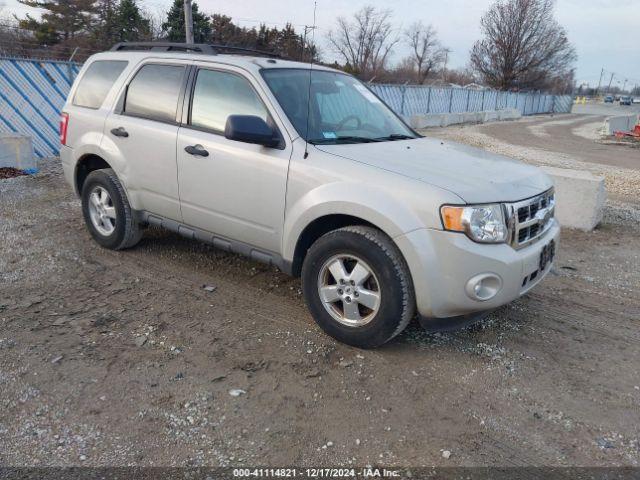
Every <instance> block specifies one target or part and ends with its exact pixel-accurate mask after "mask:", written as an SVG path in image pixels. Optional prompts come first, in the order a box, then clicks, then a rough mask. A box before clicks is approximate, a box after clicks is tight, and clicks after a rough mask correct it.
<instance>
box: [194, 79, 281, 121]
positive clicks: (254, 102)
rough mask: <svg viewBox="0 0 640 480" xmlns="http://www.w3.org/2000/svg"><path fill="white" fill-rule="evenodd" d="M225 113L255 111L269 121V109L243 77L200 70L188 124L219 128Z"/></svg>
mask: <svg viewBox="0 0 640 480" xmlns="http://www.w3.org/2000/svg"><path fill="white" fill-rule="evenodd" d="M229 115H255V116H256V117H260V118H262V119H263V120H264V121H265V122H269V113H268V112H267V109H266V107H265V106H264V104H263V103H262V100H260V97H258V94H257V93H256V91H255V90H254V89H253V87H252V86H251V84H250V83H249V81H248V80H247V79H246V78H243V77H241V76H239V75H236V74H234V73H227V72H219V71H215V70H200V71H199V72H198V78H197V80H196V86H195V88H194V90H193V103H192V106H191V123H190V124H191V125H192V126H194V127H197V128H204V129H206V130H213V131H214V132H223V131H224V127H225V124H226V123H227V118H228V117H229Z"/></svg>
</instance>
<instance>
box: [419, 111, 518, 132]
mask: <svg viewBox="0 0 640 480" xmlns="http://www.w3.org/2000/svg"><path fill="white" fill-rule="evenodd" d="M521 116H522V115H521V114H520V111H519V110H516V109H513V108H508V109H505V110H488V111H482V112H462V113H429V114H426V115H412V116H411V117H409V118H408V122H409V125H411V127H413V128H416V129H421V128H432V127H447V126H449V125H457V124H462V123H484V122H495V121H498V120H515V119H518V118H520V117H521Z"/></svg>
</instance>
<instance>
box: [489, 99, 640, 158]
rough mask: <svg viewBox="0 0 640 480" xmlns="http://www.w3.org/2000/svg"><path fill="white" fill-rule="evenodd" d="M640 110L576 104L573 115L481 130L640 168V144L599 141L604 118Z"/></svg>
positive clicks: (575, 155)
mask: <svg viewBox="0 0 640 480" xmlns="http://www.w3.org/2000/svg"><path fill="white" fill-rule="evenodd" d="M634 111H639V112H640V105H633V106H632V107H626V108H625V107H620V106H617V105H615V106H611V105H576V106H575V107H574V113H572V114H570V115H556V116H553V117H551V116H547V115H545V116H543V117H539V118H528V119H525V120H523V121H520V122H500V123H489V124H486V125H482V126H479V127H478V131H480V132H482V133H484V134H487V135H489V136H491V137H493V138H495V139H497V140H500V141H503V142H507V143H510V144H513V145H519V146H522V147H531V148H537V149H541V150H546V151H550V152H558V153H562V154H566V155H570V156H572V157H573V158H575V159H577V160H581V161H584V162H591V163H598V164H604V165H612V166H616V167H623V168H630V169H634V170H640V148H632V147H629V146H628V145H610V144H603V143H600V142H599V136H598V134H597V130H598V129H599V128H600V127H601V126H602V124H603V122H604V119H605V118H606V117H607V116H610V115H619V114H620V112H623V113H630V112H634Z"/></svg>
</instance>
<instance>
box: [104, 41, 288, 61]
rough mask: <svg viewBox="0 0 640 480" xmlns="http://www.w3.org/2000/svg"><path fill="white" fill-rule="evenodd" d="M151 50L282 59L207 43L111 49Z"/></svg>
mask: <svg viewBox="0 0 640 480" xmlns="http://www.w3.org/2000/svg"><path fill="white" fill-rule="evenodd" d="M132 50H151V51H157V52H183V53H202V54H205V55H219V54H224V53H235V54H238V55H256V56H263V57H273V58H280V55H278V54H277V53H273V52H266V51H264V50H256V49H253V48H245V47H236V46H233V45H210V44H206V43H177V42H121V43H117V44H115V45H114V46H113V47H111V51H112V52H122V51H132Z"/></svg>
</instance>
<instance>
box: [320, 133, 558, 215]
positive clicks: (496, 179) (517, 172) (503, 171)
mask: <svg viewBox="0 0 640 480" xmlns="http://www.w3.org/2000/svg"><path fill="white" fill-rule="evenodd" d="M316 147H317V148H319V149H320V150H322V151H323V152H326V153H330V154H332V155H337V156H340V157H343V158H347V159H349V160H353V161H355V162H360V163H363V164H366V165H370V166H372V167H377V168H380V169H384V170H387V171H390V172H393V173H396V174H399V175H403V176H406V177H410V178H415V179H416V180H420V181H422V182H425V183H428V184H431V185H435V186H436V187H439V188H443V189H445V190H448V191H450V192H453V193H455V194H456V195H458V196H459V197H460V198H462V199H463V200H464V201H465V202H467V203H488V202H513V201H517V200H522V199H524V198H528V197H532V196H534V195H537V194H538V193H541V192H543V191H545V190H547V189H549V188H551V187H552V186H553V183H552V182H551V179H550V178H549V177H548V176H547V175H546V174H545V173H543V172H542V170H540V169H539V168H537V167H533V166H530V165H525V164H523V163H521V162H519V161H517V160H513V159H511V158H509V157H505V156H502V155H496V154H493V153H489V152H487V151H485V150H481V149H479V148H474V147H470V146H467V145H462V144H459V143H454V142H448V141H443V140H438V139H434V138H419V139H415V140H397V141H391V142H374V143H358V144H342V145H317V146H316Z"/></svg>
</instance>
